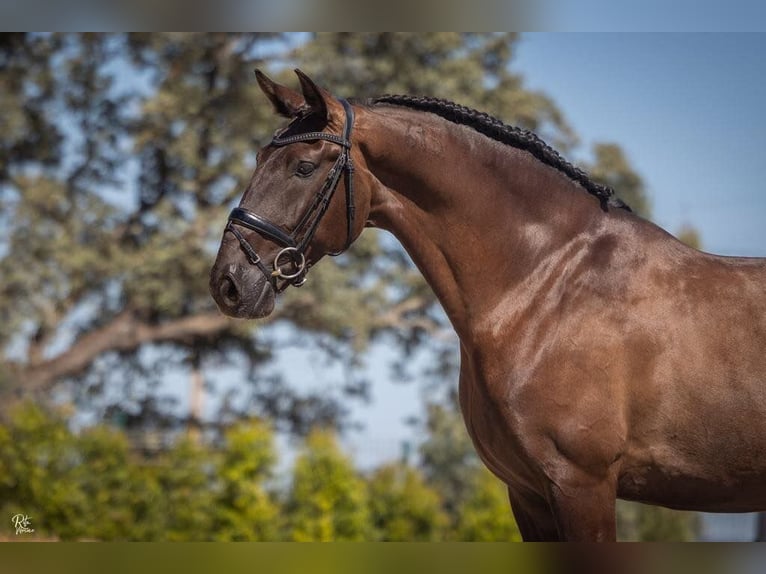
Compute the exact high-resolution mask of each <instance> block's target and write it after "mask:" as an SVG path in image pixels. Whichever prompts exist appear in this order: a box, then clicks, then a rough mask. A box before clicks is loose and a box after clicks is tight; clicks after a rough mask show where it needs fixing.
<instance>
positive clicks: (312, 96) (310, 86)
mask: <svg viewBox="0 0 766 574" xmlns="http://www.w3.org/2000/svg"><path fill="white" fill-rule="evenodd" d="M295 73H296V75H297V76H298V79H299V80H300V82H301V91H302V92H303V98H304V99H305V100H306V105H307V106H308V107H309V108H310V109H311V112H312V113H314V114H316V115H317V116H319V117H320V118H322V119H323V120H329V119H330V115H329V113H328V108H327V102H328V100H329V99H331V98H332V96H331V95H330V93H329V92H328V91H326V90H323V89H322V88H320V87H319V86H317V85H316V84H315V83H314V80H312V79H311V78H309V77H308V76H307V75H306V74H304V73H303V72H301V71H300V70H299V69H297V68H296V69H295Z"/></svg>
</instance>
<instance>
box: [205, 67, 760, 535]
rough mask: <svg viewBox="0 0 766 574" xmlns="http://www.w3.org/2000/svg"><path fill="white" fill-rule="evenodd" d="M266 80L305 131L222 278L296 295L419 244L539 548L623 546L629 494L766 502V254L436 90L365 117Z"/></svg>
mask: <svg viewBox="0 0 766 574" xmlns="http://www.w3.org/2000/svg"><path fill="white" fill-rule="evenodd" d="M296 72H297V74H298V77H299V80H300V85H301V92H297V91H294V90H292V89H290V88H287V87H285V86H282V85H278V84H276V83H274V82H273V81H272V80H270V79H269V78H267V77H266V76H264V75H263V74H261V73H260V72H258V73H257V79H258V83H259V85H260V87H261V88H262V90H263V92H264V93H265V94H266V96H267V97H268V99H269V100H270V101H271V103H272V105H273V106H274V108H275V110H276V111H277V113H279V114H280V115H282V116H285V117H287V118H289V119H290V120H291V122H290V123H289V125H288V126H287V128H285V129H284V130H282V131H281V132H279V133H278V135H277V136H275V138H274V140H273V141H272V142H271V143H270V144H269V145H267V146H265V147H264V148H263V149H262V150H261V151H260V153H259V156H258V164H257V167H256V169H255V173H254V175H253V177H252V180H251V182H250V184H249V186H248V187H247V189H246V190H245V193H244V195H243V197H242V200H241V202H240V205H239V207H238V208H236V209H234V210H233V211H232V214H231V216H230V218H229V221H228V223H227V226H226V230H225V231H224V236H223V240H222V242H221V246H220V249H219V252H218V256H217V259H216V262H215V265H214V266H213V269H212V271H211V277H210V289H211V293H212V295H213V297H214V299H215V300H216V302H217V303H218V306H219V307H220V309H221V310H222V311H223V312H224V313H226V314H227V315H231V316H234V317H242V318H258V317H264V316H266V315H268V314H269V313H271V311H272V310H273V308H274V305H275V298H276V295H277V294H278V293H279V292H281V291H282V290H284V289H285V288H287V287H288V286H290V285H299V284H302V283H303V282H304V281H305V280H306V278H307V273H308V271H309V269H310V268H311V266H312V265H314V264H316V263H317V262H318V261H319V260H320V259H321V258H322V257H323V256H324V255H326V254H336V253H339V252H342V251H343V250H344V249H346V248H347V247H348V246H349V245H350V244H351V243H352V242H353V241H354V240H355V239H356V238H357V237H358V236H359V234H360V233H361V232H362V230H363V229H364V228H365V227H379V228H383V229H387V230H389V231H390V232H391V233H393V234H394V235H395V236H396V237H397V238H398V239H399V241H400V242H401V243H402V244H403V246H404V247H405V249H406V250H407V251H408V252H409V254H410V255H411V257H412V259H413V260H414V262H415V263H416V264H417V266H418V267H419V269H420V270H421V271H422V273H423V275H424V276H425V279H426V280H427V281H428V283H429V284H430V286H431V287H432V289H433V290H434V292H435V294H436V296H437V297H438V299H439V301H440V302H441V304H442V305H443V307H444V309H445V311H446V313H447V315H448V317H449V319H450V321H451V323H452V325H453V327H454V329H455V331H456V332H457V334H458V336H459V338H460V351H461V367H460V383H459V385H460V387H459V391H460V393H459V396H460V406H461V410H462V413H463V417H464V420H465V424H466V427H467V429H468V432H469V434H470V436H471V438H472V440H473V442H474V445H475V447H476V450H477V452H478V453H479V455H480V457H481V459H482V460H483V462H484V463H485V464H486V465H487V467H489V469H490V470H492V472H493V473H494V474H496V475H497V476H498V477H499V478H500V479H502V480H503V481H504V482H505V483H506V484H507V485H508V493H509V498H510V502H511V507H512V509H513V514H514V516H515V518H516V521H517V523H518V525H519V528H520V529H521V533H522V535H523V537H524V539H525V540H613V539H614V538H615V499H616V498H624V499H628V500H636V501H641V502H646V503H651V504H658V505H663V506H667V507H670V508H676V509H690V510H701V511H712V512H716V511H721V512H740V511H755V510H766V260H765V259H755V258H737V257H718V256H714V255H709V254H706V253H702V252H699V251H696V250H694V249H692V248H690V247H687V246H685V245H684V244H682V243H681V242H679V241H678V240H676V239H675V238H674V237H672V236H671V235H669V234H668V233H666V232H665V231H663V230H662V229H660V228H658V227H657V226H655V225H653V224H652V223H650V222H648V221H646V220H644V219H641V218H640V217H637V216H636V215H634V214H633V213H631V212H630V210H629V208H628V207H627V206H625V205H624V204H623V203H622V202H621V201H619V200H618V199H616V198H615V197H614V195H613V193H612V190H610V189H609V188H606V187H604V186H601V185H599V184H597V183H595V182H593V181H592V180H590V179H589V178H588V177H587V175H586V174H585V173H583V172H582V171H581V170H579V169H577V168H575V167H573V166H572V165H571V164H569V163H568V162H566V161H565V160H564V159H562V158H561V157H560V156H559V155H558V154H557V153H556V152H555V151H554V150H552V149H551V148H550V147H548V146H547V145H546V144H545V143H543V142H542V141H541V140H540V139H538V138H537V137H536V136H535V135H534V134H532V133H530V132H527V131H525V130H521V129H518V128H514V127H510V126H506V125H504V124H503V123H501V122H499V121H498V120H496V119H494V118H491V117H490V116H488V115H486V114H482V113H479V112H477V111H475V110H471V109H468V108H465V107H462V106H459V105H457V104H453V103H451V102H447V101H444V100H438V99H433V98H420V97H410V96H385V97H382V98H378V99H375V100H372V101H370V102H366V103H364V104H354V105H351V104H349V103H348V102H346V101H345V100H339V99H336V98H335V97H333V96H332V95H331V94H330V93H328V92H327V91H325V90H324V89H322V88H320V87H318V86H317V85H316V84H315V83H314V82H313V81H312V80H311V79H310V78H308V77H307V76H306V75H305V74H303V73H301V72H300V71H298V70H297V71H296Z"/></svg>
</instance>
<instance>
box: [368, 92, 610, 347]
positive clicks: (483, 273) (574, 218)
mask: <svg viewBox="0 0 766 574" xmlns="http://www.w3.org/2000/svg"><path fill="white" fill-rule="evenodd" d="M359 131H360V136H361V138H360V139H359V140H357V141H359V142H360V146H361V149H362V153H363V155H364V159H365V162H366V164H367V167H368V168H369V170H370V172H371V174H372V176H373V186H372V187H373V191H372V205H371V211H370V215H369V218H368V225H371V226H373V227H379V228H382V229H385V230H387V231H390V232H391V233H392V234H393V235H394V236H396V237H397V239H399V241H400V242H401V243H402V245H403V246H404V248H405V249H406V250H407V252H408V253H409V254H410V257H412V259H413V261H414V262H415V264H416V265H417V266H418V268H419V269H420V270H421V272H422V273H423V275H424V277H425V278H426V281H427V282H428V283H429V285H430V286H431V288H432V289H433V290H434V292H435V294H436V296H437V297H438V298H439V300H440V302H441V304H442V305H443V307H444V309H445V311H446V313H447V315H448V317H449V318H450V321H451V322H452V324H453V326H454V328H455V330H456V331H457V333H458V335H459V336H460V337H461V338H462V339H464V340H465V337H464V335H468V334H470V333H471V332H472V331H475V330H476V329H480V328H482V327H481V325H482V324H484V325H486V324H487V322H488V321H489V322H490V323H491V322H492V321H493V319H492V316H493V312H495V311H496V309H497V308H498V305H499V304H500V303H501V301H502V299H503V298H505V297H507V296H508V293H509V291H510V290H512V289H514V288H516V287H519V286H521V285H524V288H525V289H528V288H529V287H530V286H529V277H531V276H533V272H534V270H535V268H536V267H537V266H538V265H540V264H541V263H542V262H544V261H545V259H546V258H547V257H548V256H549V255H550V254H552V253H554V252H556V251H559V250H561V249H563V248H565V247H566V245H567V244H568V243H569V242H571V241H572V240H573V238H575V237H577V236H578V235H581V234H582V232H583V229H586V228H587V227H588V226H589V225H591V219H592V218H593V216H594V214H599V215H600V214H601V212H600V210H599V209H598V207H597V205H598V202H597V201H596V200H595V198H593V197H592V196H590V195H588V194H587V192H585V191H584V190H582V188H580V187H579V186H578V185H576V184H574V183H573V182H571V181H570V180H569V179H568V178H567V177H566V176H564V175H563V174H561V173H560V172H558V171H557V170H555V169H554V168H551V167H549V166H546V165H544V164H543V163H541V162H540V161H538V160H537V159H535V158H534V157H532V156H531V155H530V154H528V153H526V152H523V151H520V150H518V149H516V148H513V147H512V146H509V145H506V144H503V143H500V142H496V141H494V140H491V139H490V138H488V137H486V136H483V135H482V134H479V133H478V132H476V131H474V130H473V129H471V128H469V127H466V126H459V125H456V124H453V123H451V122H449V121H447V120H444V119H442V118H439V117H438V116H435V115H432V114H426V113H423V112H415V111H412V110H407V109H401V110H400V109H398V108H389V107H386V108H385V112H384V113H383V112H382V111H381V112H379V111H378V110H376V109H373V110H371V111H368V113H366V114H363V119H362V118H360V130H359ZM594 204H595V206H594Z"/></svg>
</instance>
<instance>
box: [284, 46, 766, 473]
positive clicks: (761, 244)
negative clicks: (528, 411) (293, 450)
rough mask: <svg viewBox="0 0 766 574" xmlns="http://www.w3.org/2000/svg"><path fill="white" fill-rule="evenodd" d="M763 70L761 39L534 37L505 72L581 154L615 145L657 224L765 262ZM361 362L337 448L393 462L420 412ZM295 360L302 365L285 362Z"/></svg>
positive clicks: (410, 396)
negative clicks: (363, 374) (642, 186)
mask: <svg viewBox="0 0 766 574" xmlns="http://www.w3.org/2000/svg"><path fill="white" fill-rule="evenodd" d="M764 62H766V35H760V34H757V35H756V34H600V33H599V34H575V33H558V34H555V33H554V34H547V33H543V34H525V35H523V36H522V39H521V42H520V44H519V46H518V50H517V57H516V59H515V61H514V64H513V67H514V69H515V70H516V71H518V72H519V73H521V74H523V75H524V77H525V83H526V85H527V86H528V87H530V88H532V89H536V90H540V91H543V92H545V93H547V94H548V95H549V96H550V97H551V98H552V99H553V100H554V101H555V102H556V104H557V105H558V106H559V107H560V109H561V110H562V112H563V113H564V116H565V117H566V119H567V120H568V121H569V122H570V124H571V126H572V127H573V128H574V131H575V132H576V133H577V134H578V135H579V136H580V138H581V141H582V145H581V146H580V148H579V149H578V150H576V152H578V153H579V154H580V155H581V157H582V156H586V155H587V150H588V148H589V147H590V145H591V144H592V143H594V142H599V141H612V142H616V143H618V144H620V145H621V146H622V148H623V149H624V151H625V152H626V154H627V156H628V157H629V159H630V161H631V164H632V165H633V166H634V168H635V169H636V170H637V171H638V172H639V173H640V174H641V176H642V177H643V178H644V180H645V183H646V186H647V188H648V191H649V194H650V197H651V202H652V210H653V219H654V220H655V221H656V222H657V223H659V224H660V225H662V226H663V227H665V228H666V229H668V230H669V231H671V232H675V231H678V230H679V229H680V228H681V226H682V225H684V224H691V225H693V226H695V227H696V228H697V229H698V231H699V232H700V234H701V237H702V242H703V248H704V249H705V250H706V251H712V252H716V253H721V254H738V255H751V256H766V110H764V108H763V104H764V102H766V77H764V73H763V71H764ZM369 361H370V364H371V368H370V369H369V371H370V375H371V377H372V379H373V381H374V385H373V397H372V398H373V402H372V404H371V405H370V406H369V407H363V408H356V409H354V412H355V415H356V418H357V419H358V420H360V421H362V422H363V423H365V425H366V428H365V429H364V430H363V431H360V432H358V433H353V434H352V435H351V436H349V437H347V439H346V441H345V442H346V444H347V446H348V447H349V448H350V449H351V452H352V453H353V454H354V457H355V459H356V460H357V463H358V464H360V465H361V466H370V465H373V464H375V463H377V462H380V461H381V460H388V459H390V458H391V457H396V456H398V455H399V453H400V448H401V442H402V441H404V440H412V439H413V431H412V429H411V428H410V427H408V426H406V425H404V424H403V421H404V419H405V418H406V417H408V416H412V415H413V414H418V413H419V412H420V407H421V405H422V400H421V397H420V394H419V393H420V390H419V386H418V385H417V384H409V385H401V384H396V383H394V382H392V381H391V380H390V378H389V377H388V374H389V373H388V370H387V369H386V368H385V361H384V360H383V359H382V355H381V353H376V354H374V355H373V356H372V357H371V358H370V360H369ZM296 364H303V365H306V364H310V362H304V361H302V360H300V359H299V358H296V357H295V356H294V355H292V356H291V358H290V360H288V361H286V362H285V365H284V366H285V368H289V367H290V366H291V365H292V367H291V368H292V369H293V370H294V369H295V365H296ZM307 375H308V376H307V377H306V378H307V379H308V380H319V381H321V380H322V379H323V378H325V377H326V375H321V374H319V373H312V374H307ZM330 378H331V377H330ZM320 384H321V383H320ZM453 384H455V385H456V384H457V381H455V382H454V383H453Z"/></svg>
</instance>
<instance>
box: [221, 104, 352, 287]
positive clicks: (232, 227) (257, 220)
mask: <svg viewBox="0 0 766 574" xmlns="http://www.w3.org/2000/svg"><path fill="white" fill-rule="evenodd" d="M340 102H341V104H343V109H344V110H345V111H346V124H345V127H344V128H343V136H337V135H335V134H330V133H325V132H309V133H304V134H296V135H292V136H286V137H280V136H275V137H274V139H273V140H271V145H273V146H275V147H282V146H286V145H290V144H293V143H297V142H312V141H318V140H327V141H329V142H332V143H334V144H338V145H339V146H340V147H341V151H340V155H339V156H338V159H336V160H335V163H334V164H333V166H332V168H330V171H329V173H328V174H327V178H326V179H325V181H324V184H323V185H322V187H321V188H320V189H319V191H318V192H317V193H316V195H315V196H314V200H313V201H312V203H311V205H310V206H309V208H308V209H307V210H306V212H305V213H304V214H303V217H301V219H300V221H299V222H298V225H296V226H295V229H293V230H292V232H290V233H287V232H285V231H283V230H282V229H281V228H280V227H278V226H277V225H275V224H274V223H272V222H271V221H269V220H268V219H266V218H265V217H262V216H260V215H258V214H256V213H253V212H252V211H249V210H247V209H245V208H244V207H235V208H234V209H232V210H231V213H230V214H229V221H228V223H227V224H226V229H225V231H230V232H231V233H232V234H234V237H236V238H237V240H238V241H239V244H240V246H241V247H242V250H243V251H244V252H245V255H247V258H248V260H249V261H250V263H252V264H253V265H256V266H257V267H258V268H259V269H260V270H261V272H262V273H263V274H264V275H265V276H266V279H267V280H268V281H269V283H271V286H272V287H273V288H274V291H275V292H277V293H280V292H282V291H284V290H285V289H286V288H287V287H288V286H289V285H295V286H296V287H300V286H301V285H303V284H304V283H305V282H306V274H307V273H308V270H309V268H310V267H311V263H309V262H307V261H306V255H305V253H306V248H307V247H308V246H309V244H310V243H311V240H312V239H313V238H314V234H315V233H316V231H317V228H318V227H319V223H320V222H321V221H322V217H323V216H324V214H325V213H326V212H327V209H328V208H329V207H330V201H331V200H332V198H333V195H335V190H336V189H337V188H338V183H340V176H341V173H345V175H346V178H345V185H346V244H345V246H344V247H343V248H342V249H340V250H339V251H335V252H332V253H328V255H333V256H334V255H340V254H341V253H343V252H344V251H345V250H346V249H348V248H349V246H350V245H351V242H352V241H353V233H354V188H353V173H354V165H353V163H352V161H351V128H352V127H353V125H354V110H353V108H352V107H351V104H349V103H348V102H347V101H346V100H340ZM238 225H239V226H242V227H246V228H247V229H251V230H253V231H255V232H256V233H258V234H259V235H261V236H262V237H264V238H266V239H268V240H269V241H272V242H274V243H276V244H277V245H279V246H281V247H282V250H281V251H280V252H279V253H277V255H276V257H274V261H273V263H272V266H273V268H274V269H273V270H269V268H268V267H267V266H266V265H265V264H264V263H263V261H262V260H261V258H260V256H259V255H258V254H257V253H256V252H255V250H254V249H253V246H252V245H250V243H248V241H247V240H246V239H245V237H244V236H243V235H242V233H241V232H240V231H239V230H238V229H237V227H236V226H238ZM288 259H289V261H288ZM289 262H292V264H293V265H294V268H293V269H292V270H291V271H290V272H286V271H285V270H284V269H282V265H283V264H288V263H289ZM280 280H281V284H280Z"/></svg>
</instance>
